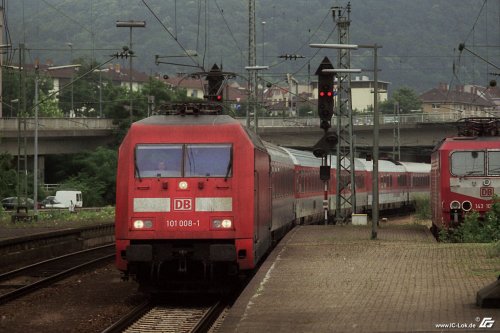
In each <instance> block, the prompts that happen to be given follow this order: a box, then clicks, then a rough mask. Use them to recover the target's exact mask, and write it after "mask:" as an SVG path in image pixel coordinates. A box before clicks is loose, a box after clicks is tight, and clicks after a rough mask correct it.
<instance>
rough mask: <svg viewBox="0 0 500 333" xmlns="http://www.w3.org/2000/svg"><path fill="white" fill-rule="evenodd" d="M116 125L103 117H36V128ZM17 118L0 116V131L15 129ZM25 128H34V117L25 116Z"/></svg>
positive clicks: (83, 127) (80, 128)
mask: <svg viewBox="0 0 500 333" xmlns="http://www.w3.org/2000/svg"><path fill="white" fill-rule="evenodd" d="M115 127H116V126H115V125H113V120H112V119H104V118H38V128H39V129H41V130H62V131H64V130H87V129H92V130H99V129H102V130H109V129H113V128H115ZM17 128H18V119H17V118H0V132H2V131H17ZM26 128H27V129H28V130H34V129H35V119H34V118H26Z"/></svg>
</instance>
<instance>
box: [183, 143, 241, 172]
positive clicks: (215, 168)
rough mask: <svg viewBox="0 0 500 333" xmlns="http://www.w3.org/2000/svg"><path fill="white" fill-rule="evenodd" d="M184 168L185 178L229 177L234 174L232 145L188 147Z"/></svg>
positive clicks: (190, 145) (196, 145) (195, 145)
mask: <svg viewBox="0 0 500 333" xmlns="http://www.w3.org/2000/svg"><path fill="white" fill-rule="evenodd" d="M184 167H185V175H184V176H185V177H229V176H231V173H232V149H231V145H229V144H189V145H186V155H185V158H184Z"/></svg>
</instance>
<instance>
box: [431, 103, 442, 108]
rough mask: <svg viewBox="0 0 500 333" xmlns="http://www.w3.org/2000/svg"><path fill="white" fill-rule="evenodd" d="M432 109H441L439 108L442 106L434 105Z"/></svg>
mask: <svg viewBox="0 0 500 333" xmlns="http://www.w3.org/2000/svg"><path fill="white" fill-rule="evenodd" d="M432 108H433V109H439V108H440V105H439V104H432Z"/></svg>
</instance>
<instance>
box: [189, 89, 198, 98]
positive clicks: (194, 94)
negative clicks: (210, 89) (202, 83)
mask: <svg viewBox="0 0 500 333" xmlns="http://www.w3.org/2000/svg"><path fill="white" fill-rule="evenodd" d="M191 97H198V90H196V89H193V90H191Z"/></svg>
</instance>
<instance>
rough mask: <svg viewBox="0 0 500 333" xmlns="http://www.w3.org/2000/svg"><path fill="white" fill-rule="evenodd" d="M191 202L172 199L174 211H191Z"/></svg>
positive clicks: (189, 200)
mask: <svg viewBox="0 0 500 333" xmlns="http://www.w3.org/2000/svg"><path fill="white" fill-rule="evenodd" d="M192 209H193V201H192V200H191V199H174V210H192Z"/></svg>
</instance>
